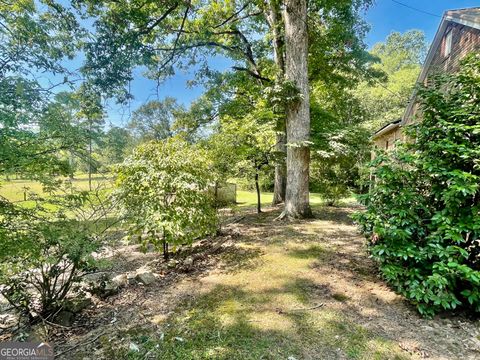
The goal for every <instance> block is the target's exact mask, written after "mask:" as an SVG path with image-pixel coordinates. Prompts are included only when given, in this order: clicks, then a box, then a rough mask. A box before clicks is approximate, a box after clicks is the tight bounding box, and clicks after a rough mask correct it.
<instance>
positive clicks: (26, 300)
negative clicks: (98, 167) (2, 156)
mask: <svg viewBox="0 0 480 360" xmlns="http://www.w3.org/2000/svg"><path fill="white" fill-rule="evenodd" d="M97 200H98V199H97V198H95V200H93V199H92V194H90V193H87V192H79V193H76V192H75V193H70V194H68V195H62V196H60V195H58V196H52V197H49V198H48V199H41V198H36V199H35V205H34V206H31V207H26V206H19V205H16V204H13V203H11V202H9V201H7V200H6V199H4V198H0V293H1V294H2V295H3V296H4V297H5V298H6V299H7V301H8V302H9V303H10V304H11V305H12V306H13V307H14V308H15V309H16V310H18V311H19V312H20V313H23V314H25V315H27V316H28V317H29V319H30V320H31V321H35V320H38V319H39V316H40V317H42V318H48V317H50V316H51V315H52V314H55V313H57V312H58V311H59V310H60V309H61V308H62V306H63V304H64V302H65V299H66V297H67V295H69V294H70V292H71V291H72V290H73V288H74V287H75V285H76V284H78V283H79V282H80V281H81V278H82V276H83V275H84V274H85V273H86V272H88V271H90V270H92V269H93V267H94V264H95V261H94V258H93V256H92V253H93V252H94V251H95V250H97V249H98V248H99V246H100V245H101V241H100V238H99V236H97V234H98V233H97V232H96V229H97V228H96V226H95V225H98V222H99V221H100V219H101V218H103V211H102V215H101V216H100V215H99V213H98V212H97V211H96V210H97V205H98V206H99V207H100V208H104V207H103V205H99V204H98V202H97ZM92 202H95V203H96V204H95V205H94V206H89V205H91V204H92ZM80 213H82V214H83V215H84V216H83V217H82V216H77V215H79V214H80Z"/></svg>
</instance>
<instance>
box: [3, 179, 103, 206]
mask: <svg viewBox="0 0 480 360" xmlns="http://www.w3.org/2000/svg"><path fill="white" fill-rule="evenodd" d="M61 179H64V180H69V179H68V178H61ZM109 182H110V178H109V177H108V176H104V175H100V174H96V175H93V177H92V188H93V189H95V188H97V187H99V186H102V187H104V186H106V187H109V186H111V185H110V184H109ZM72 186H73V187H74V188H75V189H77V190H88V188H89V186H88V175H87V174H78V175H75V178H74V179H73V180H72ZM43 190H44V189H43V186H42V184H41V183H40V182H38V181H33V180H23V179H10V180H9V181H6V179H5V178H2V179H0V196H3V197H5V198H6V199H7V200H9V201H12V202H24V199H25V196H26V197H27V201H26V202H24V203H23V204H22V205H23V206H27V207H28V206H33V202H32V201H30V200H28V198H29V196H30V195H29V194H30V193H35V194H36V195H38V196H48V195H49V194H48V193H45V192H44V191H43Z"/></svg>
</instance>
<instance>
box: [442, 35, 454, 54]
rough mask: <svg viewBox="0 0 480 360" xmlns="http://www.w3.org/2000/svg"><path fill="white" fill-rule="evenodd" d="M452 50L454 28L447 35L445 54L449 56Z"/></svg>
mask: <svg viewBox="0 0 480 360" xmlns="http://www.w3.org/2000/svg"><path fill="white" fill-rule="evenodd" d="M451 52H452V30H450V31H449V32H448V33H447V35H446V36H445V47H444V49H443V55H444V56H445V57H447V56H449V55H450V53H451Z"/></svg>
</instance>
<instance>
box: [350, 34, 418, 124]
mask: <svg viewBox="0 0 480 360" xmlns="http://www.w3.org/2000/svg"><path fill="white" fill-rule="evenodd" d="M426 49H427V43H426V40H425V34H424V33H423V32H421V31H419V30H409V31H406V32H405V33H403V34H400V33H398V32H392V33H391V34H390V35H389V36H388V37H387V38H386V39H385V42H379V43H377V44H375V45H374V46H373V48H372V50H371V54H372V55H373V56H376V57H378V59H379V60H380V61H379V63H378V64H375V65H374V68H375V69H376V70H377V71H380V72H383V73H384V74H385V75H386V79H384V80H382V81H380V80H378V79H374V78H367V81H365V82H362V83H361V84H360V85H359V86H358V87H357V89H355V90H354V94H355V96H356V97H357V98H358V99H359V101H360V103H361V107H362V109H363V112H364V114H365V116H366V119H365V120H366V121H367V125H368V129H369V130H370V131H375V130H378V129H379V128H380V127H381V126H383V125H385V124H386V123H389V122H391V121H394V120H398V119H400V117H401V116H402V115H403V112H404V111H405V107H406V106H407V104H408V101H409V99H410V97H411V95H412V91H413V88H414V86H415V81H416V80H417V77H418V74H419V73H420V70H421V67H422V62H423V60H424V58H425V54H426Z"/></svg>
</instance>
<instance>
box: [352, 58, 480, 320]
mask: <svg viewBox="0 0 480 360" xmlns="http://www.w3.org/2000/svg"><path fill="white" fill-rule="evenodd" d="M479 95H480V56H478V55H471V56H469V57H468V58H467V59H466V60H465V61H464V62H463V64H462V67H461V70H460V71H459V72H458V73H457V74H454V75H448V76H447V75H444V76H437V77H434V78H433V79H431V80H430V84H429V87H428V88H423V89H420V90H419V98H420V102H421V113H422V121H420V122H418V123H417V124H416V125H412V126H411V127H410V128H409V129H408V134H409V136H410V137H411V138H412V139H415V141H410V142H409V143H408V144H404V145H401V146H398V147H397V149H396V150H395V151H393V152H391V153H389V154H388V155H387V154H385V153H383V154H381V153H379V154H378V156H377V157H376V158H375V160H374V161H373V163H372V171H373V175H374V177H375V184H374V187H373V189H372V190H371V192H370V194H367V195H365V196H364V197H363V202H364V204H365V206H366V211H365V212H363V213H359V214H356V219H357V220H358V222H359V224H360V225H361V228H362V229H363V231H364V232H365V234H366V235H367V236H368V239H369V243H370V251H371V254H372V256H373V258H374V259H375V260H377V261H378V262H379V264H380V269H381V271H382V273H383V275H384V277H385V279H386V280H387V281H388V282H389V283H390V284H391V285H392V286H393V287H394V288H395V289H396V290H397V291H398V292H400V293H401V294H403V295H404V296H405V297H406V298H407V299H408V300H410V301H411V302H413V303H414V304H415V305H416V306H417V308H418V310H419V311H420V313H422V314H423V315H425V316H432V315H434V314H435V313H437V312H439V311H442V310H451V309H455V308H456V307H458V306H464V307H469V308H470V309H472V310H473V311H477V312H478V311H480V271H479V270H480V258H479V254H480V96H479Z"/></svg>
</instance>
